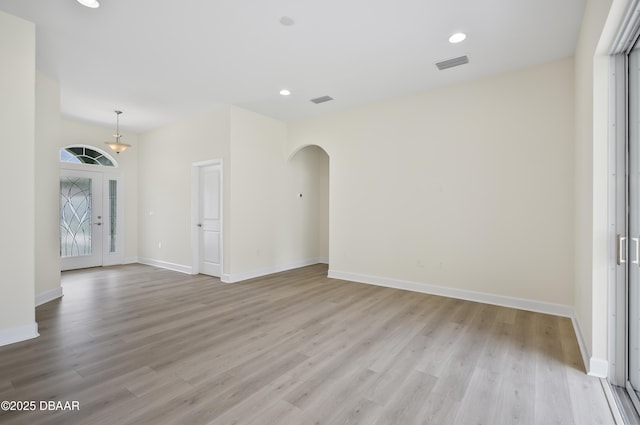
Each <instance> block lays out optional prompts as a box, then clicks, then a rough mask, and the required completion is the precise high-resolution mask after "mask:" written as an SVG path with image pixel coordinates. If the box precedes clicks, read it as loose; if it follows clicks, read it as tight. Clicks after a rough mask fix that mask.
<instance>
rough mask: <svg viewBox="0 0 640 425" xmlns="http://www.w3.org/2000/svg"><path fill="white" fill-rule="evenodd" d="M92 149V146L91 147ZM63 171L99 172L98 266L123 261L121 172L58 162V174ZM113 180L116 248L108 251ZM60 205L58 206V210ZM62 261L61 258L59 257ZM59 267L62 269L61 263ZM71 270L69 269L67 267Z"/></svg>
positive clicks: (122, 179) (123, 197)
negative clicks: (99, 227) (99, 254)
mask: <svg viewBox="0 0 640 425" xmlns="http://www.w3.org/2000/svg"><path fill="white" fill-rule="evenodd" d="M92 149H94V148H92ZM64 171H73V172H80V173H90V174H100V175H101V177H102V217H103V218H102V219H101V220H102V223H103V224H104V225H103V226H101V227H102V243H101V245H102V247H101V248H102V261H101V264H99V265H98V267H100V266H113V265H117V264H123V263H124V239H125V217H124V213H125V206H124V201H125V196H124V194H125V188H124V178H123V173H122V171H120V170H119V169H118V168H116V167H102V166H96V165H92V164H74V163H66V162H65V163H61V164H60V175H62V173H63V172H64ZM110 180H115V181H117V190H118V195H117V196H118V198H117V199H118V203H117V206H116V227H117V231H116V250H115V252H109V237H108V233H107V229H108V228H109V227H108V226H107V225H106V222H107V220H109V219H110V216H109V214H108V205H109V202H108V200H109V190H108V189H109V181H110ZM59 209H60V206H58V210H59ZM59 239H60V238H59V237H58V244H59V243H60V240H59ZM60 261H61V262H62V258H60ZM60 269H61V270H62V264H61V267H60ZM69 270H71V269H69Z"/></svg>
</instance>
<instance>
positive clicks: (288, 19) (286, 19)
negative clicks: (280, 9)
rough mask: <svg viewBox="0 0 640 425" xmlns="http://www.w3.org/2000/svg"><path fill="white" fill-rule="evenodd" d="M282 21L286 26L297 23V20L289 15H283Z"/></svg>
mask: <svg viewBox="0 0 640 425" xmlns="http://www.w3.org/2000/svg"><path fill="white" fill-rule="evenodd" d="M280 23H281V24H282V25H284V26H285V27H290V26H291V25H293V24H295V23H296V21H294V20H293V18H291V17H289V16H283V17H282V18H280Z"/></svg>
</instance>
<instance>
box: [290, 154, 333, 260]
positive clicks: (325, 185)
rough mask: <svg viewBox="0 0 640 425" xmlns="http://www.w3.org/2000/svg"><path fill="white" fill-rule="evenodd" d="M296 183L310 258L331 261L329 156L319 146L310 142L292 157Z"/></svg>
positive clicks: (299, 217)
mask: <svg viewBox="0 0 640 425" xmlns="http://www.w3.org/2000/svg"><path fill="white" fill-rule="evenodd" d="M289 161H290V164H291V166H292V169H293V179H292V180H293V182H294V184H296V188H295V189H296V193H297V194H298V197H299V198H301V199H298V202H297V205H296V206H295V208H296V209H298V211H296V213H297V214H294V217H296V220H297V222H296V223H295V225H296V226H297V227H298V232H297V233H296V234H298V235H299V237H300V238H301V239H302V240H301V241H300V246H301V247H302V249H305V250H307V251H308V253H307V254H306V257H307V258H315V259H316V260H317V262H319V263H326V264H328V263H329V220H330V219H329V155H328V154H327V152H326V151H325V150H324V149H323V148H321V147H320V146H317V145H307V146H304V147H302V148H300V149H298V150H297V151H295V152H294V153H293V154H292V155H291V156H290V158H289Z"/></svg>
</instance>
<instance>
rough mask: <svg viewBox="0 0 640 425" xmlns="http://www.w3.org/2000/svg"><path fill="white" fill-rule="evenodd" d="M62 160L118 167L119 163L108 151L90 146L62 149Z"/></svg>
mask: <svg viewBox="0 0 640 425" xmlns="http://www.w3.org/2000/svg"><path fill="white" fill-rule="evenodd" d="M60 162H70V163H72V164H92V165H101V166H103V167H117V166H118V163H117V162H116V161H115V160H114V159H113V158H112V157H111V156H109V154H107V153H106V152H103V151H101V150H99V149H97V148H94V147H89V146H81V145H75V146H68V147H66V148H62V149H60Z"/></svg>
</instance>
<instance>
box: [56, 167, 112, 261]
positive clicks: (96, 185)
mask: <svg viewBox="0 0 640 425" xmlns="http://www.w3.org/2000/svg"><path fill="white" fill-rule="evenodd" d="M103 222H104V220H103V217H102V175H101V174H100V173H93V172H89V171H74V170H61V173H60V258H61V261H62V270H69V269H78V268H85V267H95V266H100V265H102V255H103V246H102V225H103Z"/></svg>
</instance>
